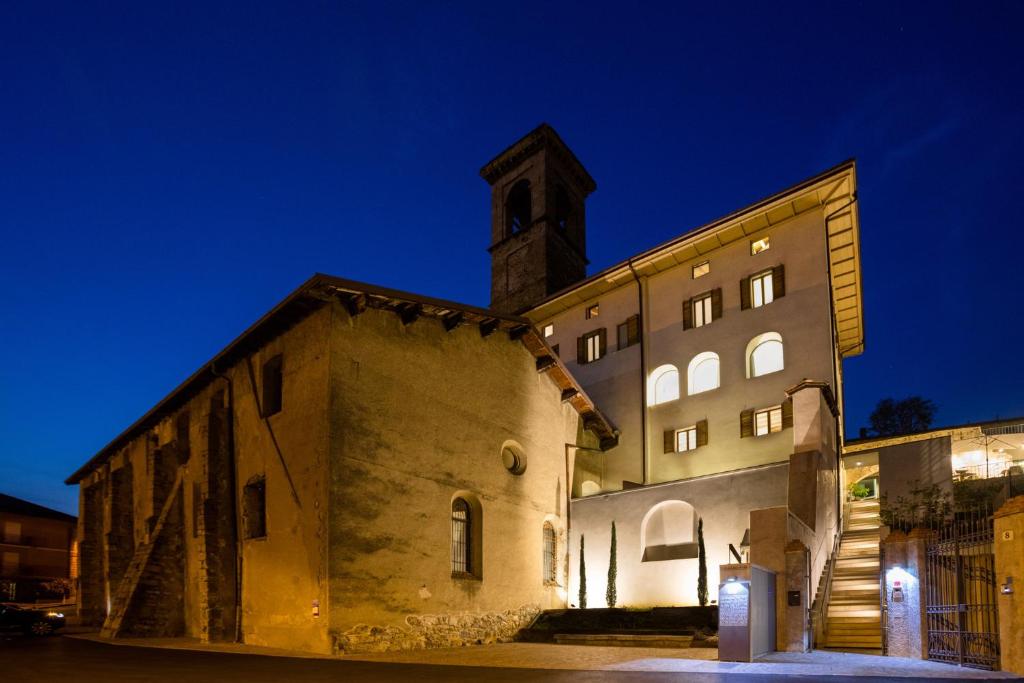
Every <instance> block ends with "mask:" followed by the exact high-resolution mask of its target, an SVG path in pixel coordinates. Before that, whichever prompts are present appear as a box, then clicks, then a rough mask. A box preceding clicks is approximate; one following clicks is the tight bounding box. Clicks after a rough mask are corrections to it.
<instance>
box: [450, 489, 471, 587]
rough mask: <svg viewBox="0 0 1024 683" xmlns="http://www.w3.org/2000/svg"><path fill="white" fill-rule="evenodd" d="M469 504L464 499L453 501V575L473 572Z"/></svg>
mask: <svg viewBox="0 0 1024 683" xmlns="http://www.w3.org/2000/svg"><path fill="white" fill-rule="evenodd" d="M471 522H472V520H471V518H470V514H469V503H467V502H466V501H465V500H463V499H462V498H456V499H455V500H454V501H452V574H455V575H458V574H469V573H471V572H472V569H473V568H472V562H471V560H472V548H471V547H470V541H471V537H470V533H469V532H470V529H469V525H470V524H471Z"/></svg>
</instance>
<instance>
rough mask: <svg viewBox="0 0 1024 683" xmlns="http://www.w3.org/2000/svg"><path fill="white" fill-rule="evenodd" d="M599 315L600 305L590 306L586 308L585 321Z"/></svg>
mask: <svg viewBox="0 0 1024 683" xmlns="http://www.w3.org/2000/svg"><path fill="white" fill-rule="evenodd" d="M600 314H601V305H600V304H593V305H592V306H587V320H590V319H591V318H596V317H597V316H599V315H600Z"/></svg>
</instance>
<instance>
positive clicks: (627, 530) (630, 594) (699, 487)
mask: <svg viewBox="0 0 1024 683" xmlns="http://www.w3.org/2000/svg"><path fill="white" fill-rule="evenodd" d="M787 476H788V467H787V466H786V465H785V464H782V465H770V466H765V467H760V468H756V469H752V470H749V471H744V472H734V473H728V474H720V475H712V476H708V477H703V478H700V479H693V480H689V481H680V482H673V483H668V484H660V485H656V486H651V487H647V488H643V489H634V490H630V491H619V492H616V493H608V494H601V495H595V496H590V497H588V498H582V499H578V500H574V501H572V529H571V534H570V536H571V545H570V555H571V557H570V561H569V563H570V568H571V570H572V576H571V579H570V582H569V602H570V603H571V604H578V598H577V596H578V592H579V571H578V566H579V544H580V536H581V535H583V536H586V569H587V595H588V607H604V606H605V602H604V596H605V588H606V586H607V572H608V561H609V544H610V542H611V522H612V520H615V525H616V540H617V544H618V554H617V565H618V581H617V583H616V588H617V592H618V598H619V605H620V606H623V607H646V606H658V605H662V606H664V605H696V604H697V566H698V564H697V560H696V559H678V560H665V561H658V562H642V561H641V559H642V557H643V547H642V545H641V534H642V527H643V521H644V517H645V516H646V515H647V513H648V512H649V511H650V510H651V509H652V508H654V507H655V506H657V505H658V504H659V503H663V502H665V501H671V500H680V501H683V502H686V503H689V504H690V505H692V506H693V508H694V512H695V514H696V515H697V516H699V517H701V518H703V520H704V542H705V546H706V550H707V569H708V594H709V599H710V600H717V597H718V596H717V591H718V583H719V577H718V568H719V565H722V564H729V563H730V561H733V560H731V558H730V555H729V543H732V544H733V545H734V546H736V548H737V549H739V547H740V542H741V541H742V539H743V533H744V531H745V530H746V529H747V528H748V526H749V523H750V511H751V510H755V509H759V508H768V507H774V506H780V505H785V504H786V481H787ZM694 540H696V539H694Z"/></svg>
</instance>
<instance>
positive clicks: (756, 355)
mask: <svg viewBox="0 0 1024 683" xmlns="http://www.w3.org/2000/svg"><path fill="white" fill-rule="evenodd" d="M784 367H785V362H784V358H783V352H782V335H780V334H779V333H778V332H765V333H764V334H759V335H757V336H756V337H754V338H753V339H751V340H750V343H749V344H747V378H748V379H749V378H751V377H761V376H762V375H769V374H771V373H773V372H778V371H779V370H782V369H783V368H784Z"/></svg>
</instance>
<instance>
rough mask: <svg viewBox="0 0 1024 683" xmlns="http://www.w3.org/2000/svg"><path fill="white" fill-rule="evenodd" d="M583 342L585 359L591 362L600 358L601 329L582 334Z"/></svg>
mask: <svg viewBox="0 0 1024 683" xmlns="http://www.w3.org/2000/svg"><path fill="white" fill-rule="evenodd" d="M583 343H584V344H585V346H586V356H585V358H586V361H587V362H588V363H593V362H594V361H595V360H600V358H601V331H600V330H596V331H594V332H589V333H587V334H585V335H583Z"/></svg>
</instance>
